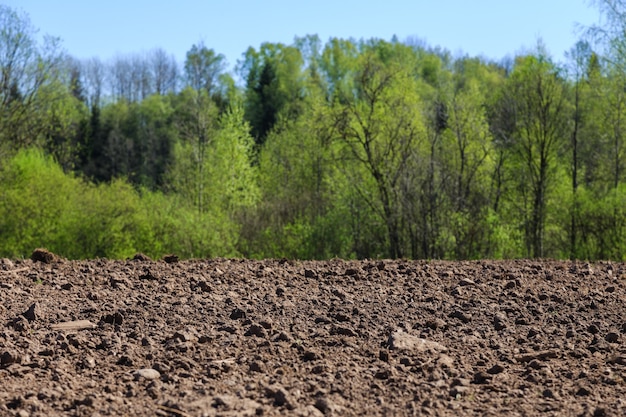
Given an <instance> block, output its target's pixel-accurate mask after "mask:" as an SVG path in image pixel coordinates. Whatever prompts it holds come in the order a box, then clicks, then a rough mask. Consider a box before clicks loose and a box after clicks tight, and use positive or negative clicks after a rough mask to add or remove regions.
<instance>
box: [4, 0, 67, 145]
mask: <svg viewBox="0 0 626 417" xmlns="http://www.w3.org/2000/svg"><path fill="white" fill-rule="evenodd" d="M36 33H37V31H36V30H35V29H34V28H33V26H32V25H31V23H30V20H29V18H28V16H26V15H23V14H18V13H17V12H15V11H14V10H12V9H11V8H9V7H7V6H5V5H0V153H2V152H6V151H7V150H10V149H15V148H19V147H25V146H28V145H30V144H33V143H36V142H37V141H40V140H41V139H42V138H43V137H45V136H46V134H47V133H48V131H49V130H50V129H51V127H50V125H49V124H48V123H45V122H46V119H45V118H43V117H42V115H43V113H45V112H47V111H49V110H50V109H51V108H53V106H54V105H55V104H56V103H57V102H58V101H59V100H62V97H63V92H64V91H63V88H62V86H63V83H61V82H59V81H60V71H61V66H62V63H63V56H62V54H61V52H60V48H59V40H58V39H57V38H53V37H50V36H45V37H44V40H43V43H42V44H41V45H38V44H37V42H36ZM44 89H45V91H44ZM42 119H43V120H42ZM52 129H54V128H52Z"/></svg>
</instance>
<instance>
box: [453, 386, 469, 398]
mask: <svg viewBox="0 0 626 417" xmlns="http://www.w3.org/2000/svg"><path fill="white" fill-rule="evenodd" d="M469 390H470V388H469V387H465V386H460V385H459V386H456V387H452V388H450V396H451V397H452V398H459V397H462V396H463V395H464V394H467V393H468V392H469Z"/></svg>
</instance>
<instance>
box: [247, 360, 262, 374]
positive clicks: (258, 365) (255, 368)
mask: <svg viewBox="0 0 626 417" xmlns="http://www.w3.org/2000/svg"><path fill="white" fill-rule="evenodd" d="M263 368H264V364H263V362H261V361H254V362H252V363H251V364H250V372H263Z"/></svg>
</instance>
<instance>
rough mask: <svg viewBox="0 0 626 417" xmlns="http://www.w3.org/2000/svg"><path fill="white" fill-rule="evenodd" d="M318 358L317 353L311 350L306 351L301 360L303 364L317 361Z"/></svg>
mask: <svg viewBox="0 0 626 417" xmlns="http://www.w3.org/2000/svg"><path fill="white" fill-rule="evenodd" d="M319 358H320V356H319V354H318V353H317V352H315V351H312V350H306V351H305V352H304V354H303V355H302V360H303V361H305V362H310V361H314V360H317V359H319Z"/></svg>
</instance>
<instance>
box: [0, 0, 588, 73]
mask: <svg viewBox="0 0 626 417" xmlns="http://www.w3.org/2000/svg"><path fill="white" fill-rule="evenodd" d="M0 3H3V4H5V5H8V6H9V7H12V8H14V9H17V10H22V11H24V12H26V13H27V14H28V15H29V16H30V19H31V23H32V24H33V26H35V27H37V28H39V29H40V33H44V34H50V35H54V36H58V37H60V38H61V39H62V40H63V45H64V47H65V49H66V50H67V51H68V52H69V53H70V54H71V55H73V56H75V57H77V58H90V57H92V56H97V57H100V58H101V59H103V60H107V59H109V58H111V57H113V56H115V55H116V54H117V53H121V54H125V53H134V52H142V51H148V50H150V49H153V48H155V47H161V48H163V49H164V50H166V51H167V52H168V53H173V54H174V55H175V57H176V58H177V60H178V61H179V62H180V63H182V62H183V61H184V57H185V53H186V52H187V51H188V50H189V49H190V47H191V46H192V45H193V44H194V43H197V42H198V41H200V40H202V41H204V42H205V44H206V45H207V46H208V47H210V48H213V49H214V50H215V51H216V52H218V53H222V54H224V55H225V56H226V58H227V60H228V63H229V66H230V68H231V69H232V67H233V66H234V65H235V64H236V62H237V60H238V59H239V58H240V57H241V54H242V53H244V52H245V50H246V49H247V48H248V47H249V46H254V47H258V46H259V45H260V44H261V43H263V42H283V43H287V44H290V43H291V42H292V41H293V38H294V36H304V35H306V34H318V35H319V36H320V38H321V39H322V41H326V40H328V39H329V38H330V37H341V38H348V37H354V38H356V39H359V38H371V37H377V38H382V39H387V40H389V39H391V37H392V36H393V35H394V34H395V35H397V36H398V38H399V39H400V40H404V39H406V38H407V37H417V38H420V39H423V40H425V41H426V42H427V43H428V44H429V45H431V46H436V45H439V46H441V47H444V48H446V49H448V50H450V51H451V52H452V53H454V54H456V53H458V52H461V51H462V52H464V53H467V54H469V55H472V56H475V55H482V56H485V57H487V58H491V59H496V60H499V59H501V58H503V57H504V56H506V55H514V54H515V53H516V52H519V51H521V50H523V48H532V47H534V46H535V45H536V43H537V39H538V38H542V39H543V41H544V43H545V45H546V46H547V48H548V50H549V51H550V52H551V53H552V55H553V57H554V58H555V59H556V60H559V61H561V60H563V59H564V52H565V51H566V50H568V49H570V48H571V47H572V46H573V45H574V44H575V42H576V41H577V40H578V39H579V34H578V33H576V30H575V29H576V25H577V24H582V25H590V24H593V23H597V22H598V19H599V15H598V12H597V9H596V8H594V7H592V6H590V5H589V1H588V0H524V1H519V0H517V1H511V0H473V1H471V0H413V1H410V0H385V1H379V2H367V1H363V0H360V1H357V0H332V1H331V0H317V1H293V0H291V1H287V0H256V1H255V0H240V1H236V0H213V1H208V0H205V1H200V0H197V1H192V0H176V1H158V0H125V1H121V0H100V1H98V0H54V1H52V0H0Z"/></svg>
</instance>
